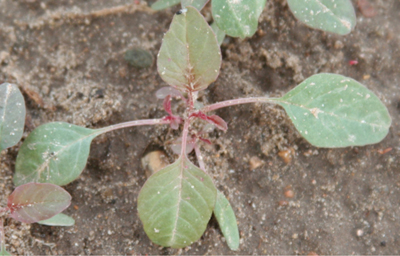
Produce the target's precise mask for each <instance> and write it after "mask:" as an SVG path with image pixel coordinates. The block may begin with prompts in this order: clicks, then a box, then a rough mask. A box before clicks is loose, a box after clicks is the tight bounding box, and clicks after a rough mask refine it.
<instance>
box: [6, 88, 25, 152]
mask: <svg viewBox="0 0 400 256" xmlns="http://www.w3.org/2000/svg"><path fill="white" fill-rule="evenodd" d="M24 124H25V101H24V97H23V96H22V94H21V92H20V91H19V89H18V87H17V86H15V85H13V84H9V83H4V84H1V85H0V151H1V150H3V149H6V148H8V147H12V146H14V145H15V144H17V143H18V141H19V140H20V139H21V137H22V133H23V132H24Z"/></svg>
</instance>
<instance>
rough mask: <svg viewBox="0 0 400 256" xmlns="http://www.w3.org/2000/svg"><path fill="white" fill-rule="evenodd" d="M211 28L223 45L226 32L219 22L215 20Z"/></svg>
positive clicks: (219, 43)
mask: <svg viewBox="0 0 400 256" xmlns="http://www.w3.org/2000/svg"><path fill="white" fill-rule="evenodd" d="M211 28H212V29H213V31H214V34H215V36H216V37H217V41H218V45H221V44H222V42H223V41H224V39H225V35H226V34H225V32H224V31H223V30H222V29H220V28H219V27H218V26H217V23H215V22H213V23H212V24H211Z"/></svg>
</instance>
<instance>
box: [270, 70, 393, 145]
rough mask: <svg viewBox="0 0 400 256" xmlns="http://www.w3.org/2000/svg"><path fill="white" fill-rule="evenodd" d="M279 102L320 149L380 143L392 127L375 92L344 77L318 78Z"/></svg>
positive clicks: (295, 123) (312, 79)
mask: <svg viewBox="0 0 400 256" xmlns="http://www.w3.org/2000/svg"><path fill="white" fill-rule="evenodd" d="M276 101H277V103H278V104H280V105H281V106H283V107H284V108H285V110H286V112H287V114H288V115H289V117H290V119H291V120H292V122H293V124H294V125H295V126H296V128H297V130H298V131H299V132H300V133H301V135H302V136H303V137H304V138H305V139H306V140H307V141H308V142H310V143H311V144H313V145H314V146H317V147H326V148H333V147H347V146H363V145H367V144H373V143H377V142H379V141H381V140H382V139H383V138H384V137H385V136H386V135H387V133H388V131H389V127H390V124H391V118H390V116H389V113H388V110H387V109H386V107H385V106H384V105H383V104H382V102H381V101H380V100H379V99H378V97H377V96H376V95H375V94H374V93H373V92H371V91H370V90H368V89H367V88H365V87H364V86H363V85H362V84H360V83H359V82H357V81H355V80H353V79H351V78H348V77H344V76H341V75H336V74H317V75H314V76H312V77H310V78H308V79H306V80H305V81H303V82H302V83H301V84H300V85H298V86H297V87H296V88H294V89H293V90H291V91H290V92H288V93H287V94H286V95H285V96H283V97H282V98H280V99H276Z"/></svg>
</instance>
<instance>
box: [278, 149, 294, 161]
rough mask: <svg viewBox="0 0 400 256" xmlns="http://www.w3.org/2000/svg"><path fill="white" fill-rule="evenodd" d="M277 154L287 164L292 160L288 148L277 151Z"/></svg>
mask: <svg viewBox="0 0 400 256" xmlns="http://www.w3.org/2000/svg"><path fill="white" fill-rule="evenodd" d="M278 156H279V157H280V158H282V160H283V161H284V162H285V163H286V164H288V163H290V162H291V161H292V152H291V151H290V150H282V151H279V153H278Z"/></svg>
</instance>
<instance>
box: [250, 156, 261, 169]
mask: <svg viewBox="0 0 400 256" xmlns="http://www.w3.org/2000/svg"><path fill="white" fill-rule="evenodd" d="M249 164H250V170H255V169H257V168H258V167H260V166H261V165H263V164H264V162H263V161H262V160H261V159H260V158H258V157H256V156H253V157H251V158H250V161H249Z"/></svg>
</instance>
